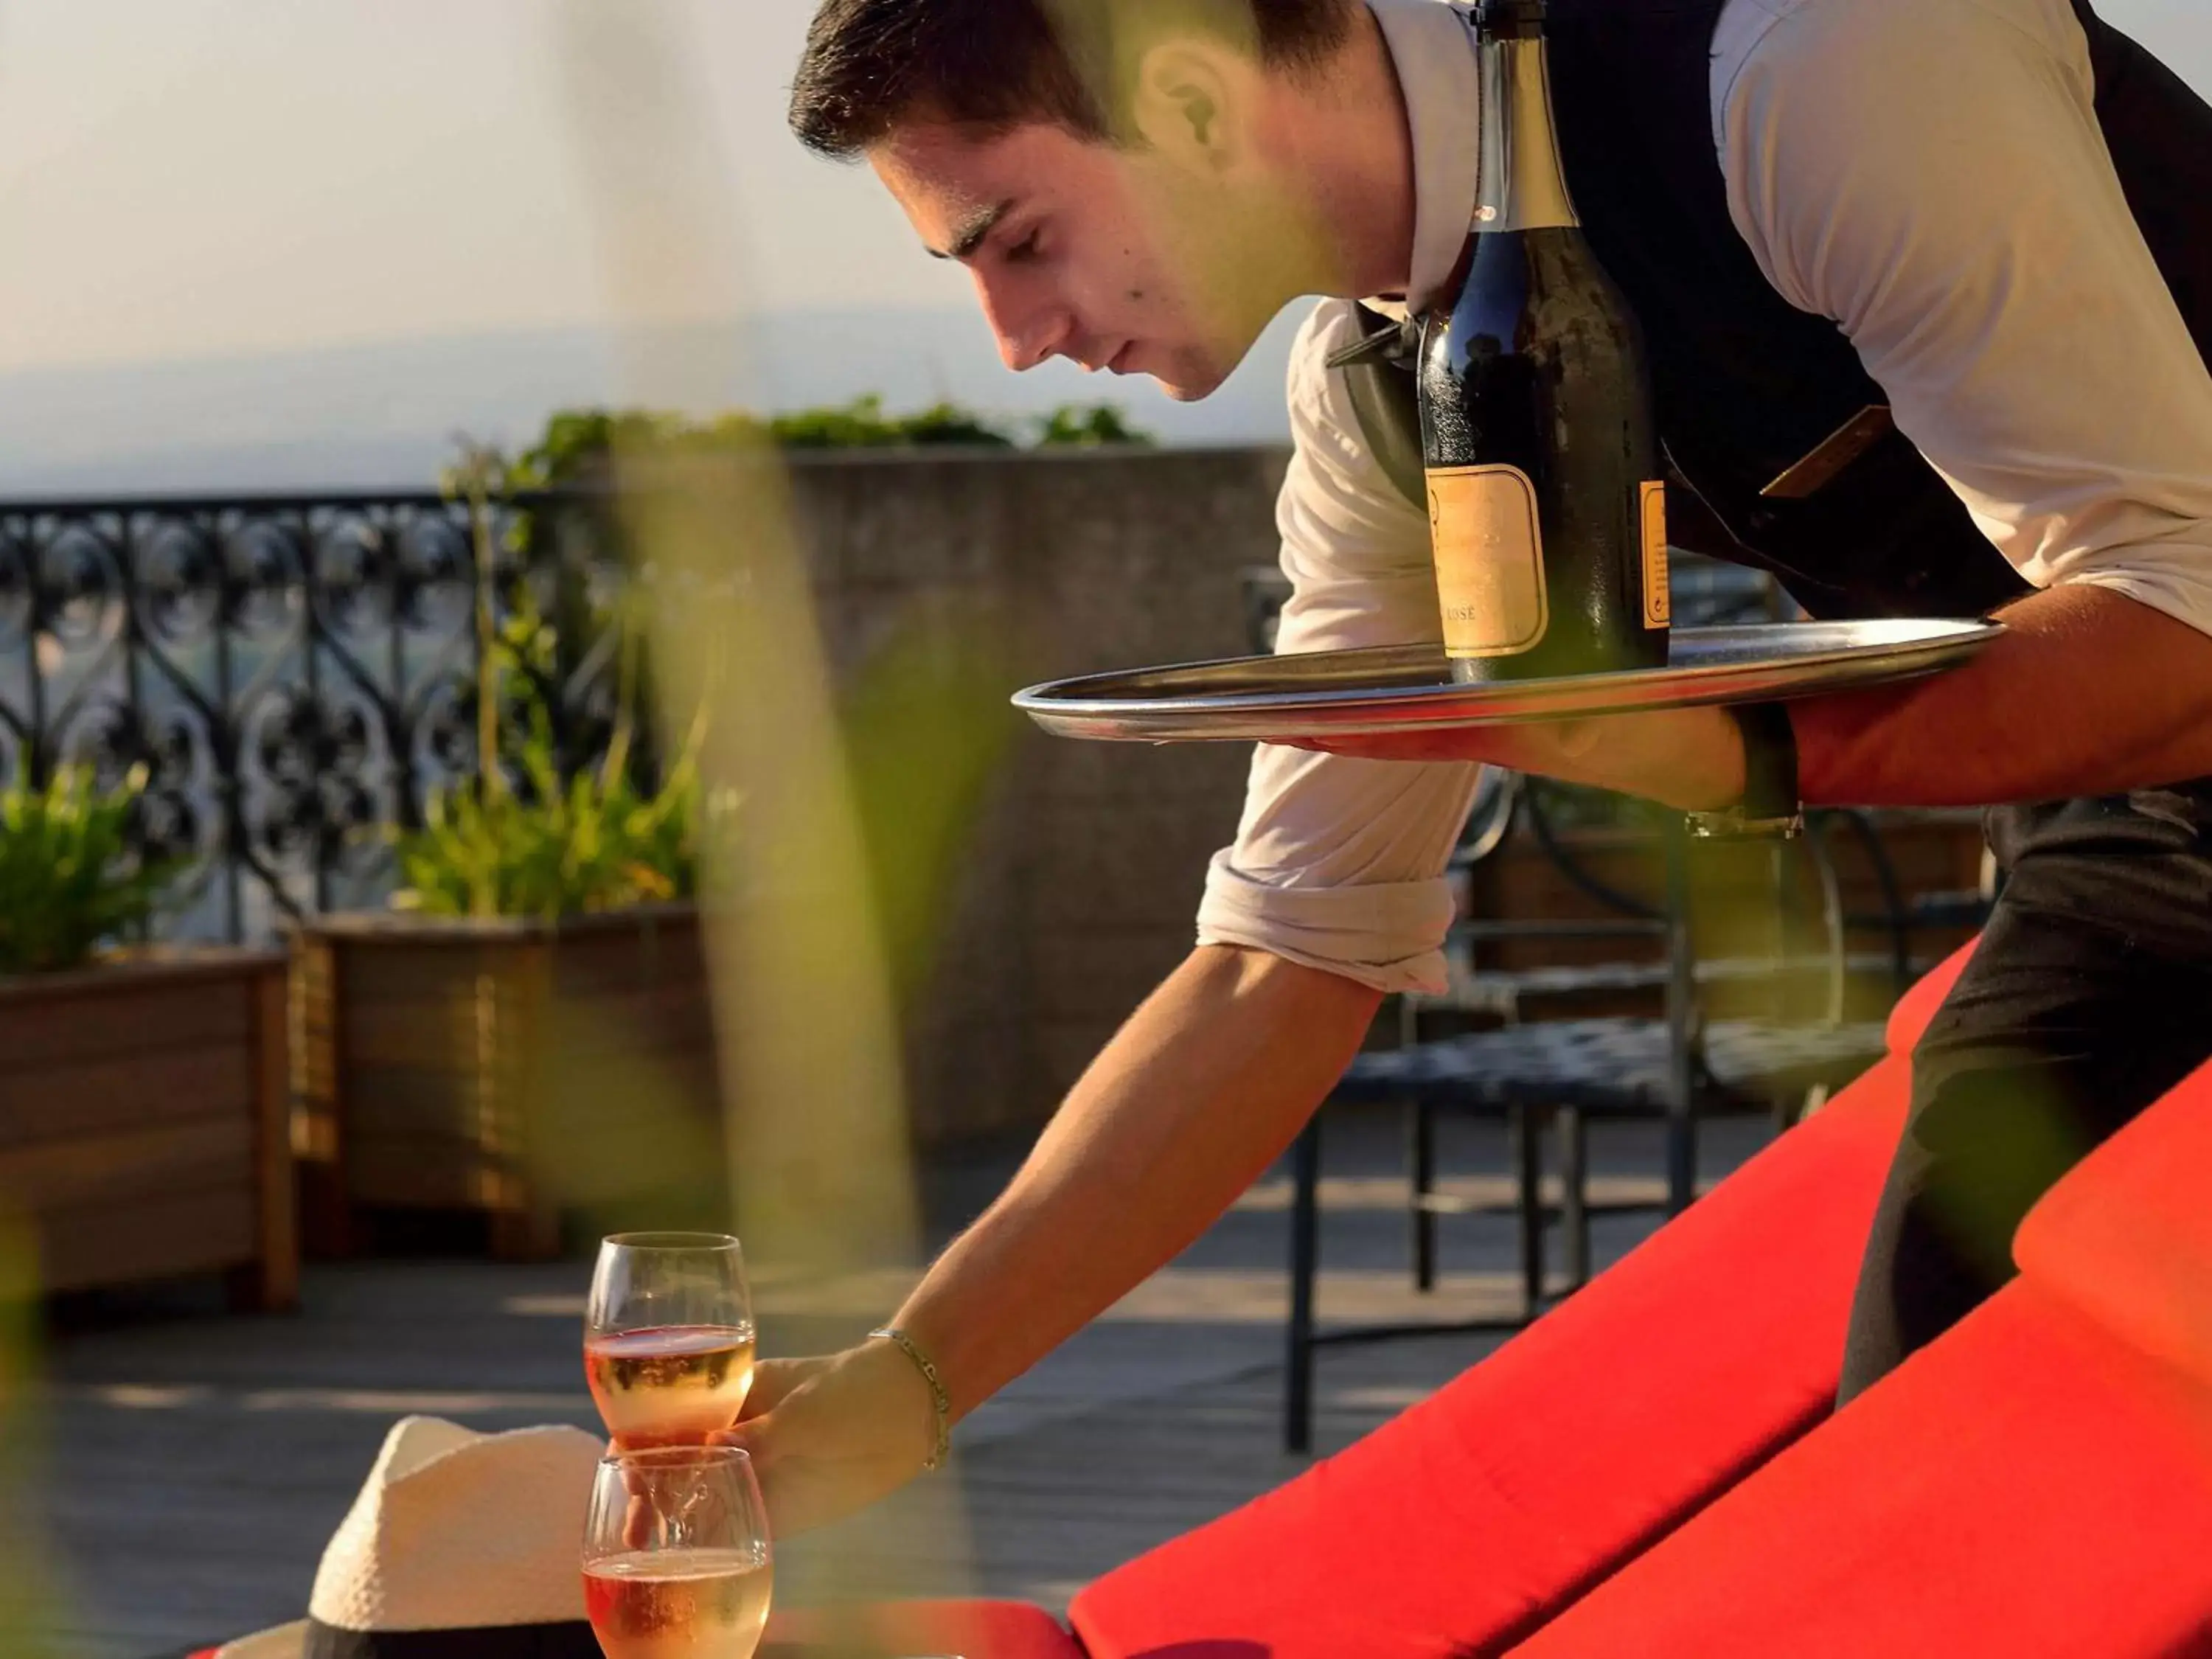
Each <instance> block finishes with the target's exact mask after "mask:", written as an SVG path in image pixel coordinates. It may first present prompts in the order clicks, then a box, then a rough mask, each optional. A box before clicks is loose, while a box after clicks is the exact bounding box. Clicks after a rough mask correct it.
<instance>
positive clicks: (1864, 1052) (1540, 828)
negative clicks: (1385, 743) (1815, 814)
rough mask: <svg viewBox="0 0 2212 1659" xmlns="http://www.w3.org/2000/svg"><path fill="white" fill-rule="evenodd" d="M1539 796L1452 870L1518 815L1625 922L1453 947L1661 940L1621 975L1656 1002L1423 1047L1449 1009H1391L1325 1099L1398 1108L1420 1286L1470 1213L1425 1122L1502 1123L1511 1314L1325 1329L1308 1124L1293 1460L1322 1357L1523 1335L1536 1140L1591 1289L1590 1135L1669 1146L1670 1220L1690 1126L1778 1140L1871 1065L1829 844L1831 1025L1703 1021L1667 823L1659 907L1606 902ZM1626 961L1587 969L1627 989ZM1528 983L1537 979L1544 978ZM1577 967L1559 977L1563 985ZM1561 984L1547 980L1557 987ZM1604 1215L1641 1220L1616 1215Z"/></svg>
mask: <svg viewBox="0 0 2212 1659" xmlns="http://www.w3.org/2000/svg"><path fill="white" fill-rule="evenodd" d="M1542 793H1543V791H1542V790H1541V788H1540V787H1534V786H1532V785H1531V784H1529V783H1528V781H1525V780H1517V779H1514V780H1505V781H1502V782H1501V784H1500V785H1499V787H1498V790H1497V792H1496V793H1495V794H1494V795H1493V797H1492V805H1490V807H1489V811H1488V813H1487V815H1485V814H1484V813H1483V812H1482V811H1480V810H1479V811H1478V813H1477V815H1476V816H1475V817H1474V819H1473V820H1471V822H1472V823H1473V824H1474V830H1473V832H1472V833H1471V834H1469V835H1468V836H1466V837H1464V838H1463V839H1462V851H1461V854H1460V859H1459V860H1458V861H1459V862H1461V863H1462V864H1463V865H1469V866H1471V865H1473V864H1474V863H1478V862H1480V860H1484V859H1486V858H1488V857H1490V856H1492V855H1493V854H1494V853H1495V851H1496V850H1497V848H1498V846H1499V845H1501V844H1502V843H1503V842H1504V839H1505V837H1506V836H1507V834H1508V833H1510V829H1512V827H1513V825H1514V823H1515V821H1516V819H1525V820H1526V821H1527V822H1528V823H1529V825H1530V826H1531V828H1532V829H1533V831H1534V835H1535V836H1536V839H1537V840H1538V842H1539V844H1540V845H1542V846H1543V847H1544V848H1545V849H1546V851H1547V853H1548V854H1551V855H1552V857H1553V860H1554V863H1555V864H1556V865H1557V866H1558V867H1559V868H1560V869H1561V870H1562V871H1563V872H1566V873H1568V874H1569V875H1570V878H1571V879H1573V880H1574V881H1575V883H1576V884H1577V886H1580V887H1583V889H1584V890H1588V891H1590V892H1592V893H1593V895H1595V896H1601V897H1602V898H1604V899H1605V900H1606V901H1607V904H1608V908H1613V909H1614V910H1615V911H1616V912H1617V913H1618V914H1617V915H1615V916H1614V917H1613V918H1612V919H1607V920H1601V921H1468V922H1466V923H1463V924H1462V926H1461V927H1459V928H1458V929H1455V941H1454V942H1455V944H1459V945H1474V944H1479V943H1482V942H1488V941H1496V940H1501V939H1591V938H1614V939H1622V940H1624V941H1634V940H1642V941H1648V942H1651V943H1655V944H1656V945H1657V946H1658V949H1659V951H1660V960H1659V962H1657V963H1650V964H1646V963H1636V964H1627V966H1630V967H1632V968H1633V969H1636V970H1637V971H1638V972H1641V971H1643V970H1644V969H1649V968H1656V969H1657V972H1658V978H1659V981H1660V985H1661V987H1662V995H1663V1000H1664V1012H1663V1013H1662V1015H1661V1016H1660V1017H1657V1018H1650V1017H1641V1016H1615V1017H1610V1018H1593V1019H1570V1020H1560V1021H1541V1022H1532V1023H1525V1024H1504V1025H1500V1026H1498V1027H1495V1028H1493V1029H1491V1030H1479V1031H1474V1032H1471V1033H1467V1034H1463V1035H1460V1036H1449V1037H1445V1038H1442V1039H1434V1040H1422V1039H1420V1037H1419V1027H1420V1023H1421V1020H1422V1018H1423V1016H1424V1014H1425V1013H1428V1012H1434V1011H1436V1010H1437V1009H1438V1008H1439V1007H1444V1008H1449V1007H1450V1006H1452V1000H1451V999H1449V998H1446V999H1426V1000H1410V999H1409V1000H1407V1001H1405V1002H1404V1003H1403V1004H1401V1013H1400V1024H1401V1036H1405V1037H1406V1038H1407V1039H1409V1040H1407V1041H1403V1042H1401V1046H1400V1047H1398V1048H1394V1049H1383V1050H1375V1051H1370V1052H1368V1053H1366V1054H1362V1055H1360V1056H1359V1057H1358V1059H1357V1060H1354V1061H1353V1063H1352V1066H1351V1067H1350V1068H1349V1069H1348V1070H1347V1071H1346V1074H1345V1076H1344V1078H1343V1079H1342V1080H1341V1081H1340V1083H1339V1085H1338V1086H1337V1088H1336V1089H1335V1091H1333V1093H1332V1095H1331V1097H1330V1099H1331V1102H1332V1103H1402V1104H1403V1105H1404V1106H1405V1107H1406V1108H1407V1129H1408V1163H1409V1165H1410V1171H1409V1176H1410V1179H1409V1194H1408V1206H1409V1215H1410V1220H1411V1227H1410V1232H1411V1237H1410V1243H1411V1247H1412V1248H1411V1254H1412V1257H1413V1279H1414V1283H1415V1285H1417V1287H1419V1289H1421V1290H1424V1291H1425V1290H1428V1289H1430V1288H1431V1287H1432V1285H1434V1283H1435V1277H1436V1262H1437V1217H1438V1216H1439V1215H1443V1214H1463V1213H1467V1212H1469V1211H1471V1210H1474V1209H1477V1208H1479V1207H1480V1206H1478V1205H1476V1204H1474V1203H1473V1202H1471V1201H1469V1200H1462V1199H1459V1198H1456V1197H1452V1196H1449V1195H1447V1194H1440V1193H1439V1192H1438V1191H1437V1186H1436V1174H1437V1170H1436V1124H1437V1118H1438V1116H1439V1115H1442V1114H1443V1113H1446V1112H1449V1113H1453V1114H1455V1115H1462V1116H1473V1117H1477V1118H1481V1119H1484V1120H1486V1121H1498V1122H1500V1123H1502V1125H1503V1126H1504V1129H1505V1132H1506V1133H1507V1135H1508V1137H1509V1139H1510V1145H1511V1148H1512V1152H1511V1158H1510V1164H1511V1167H1512V1175H1513V1181H1514V1186H1515V1204H1514V1210H1515V1213H1516V1224H1517V1229H1518V1241H1517V1242H1518V1250H1519V1258H1520V1265H1521V1276H1522V1305H1521V1308H1520V1310H1518V1312H1517V1313H1516V1314H1515V1315H1514V1316H1510V1317H1507V1318H1503V1319H1486V1320H1475V1321H1453V1322H1414V1323H1411V1324H1393V1325H1377V1326H1356V1327H1350V1328H1340V1329H1334V1330H1328V1331H1322V1330H1319V1329H1317V1328H1316V1320H1315V1316H1314V1291H1315V1281H1316V1277H1317V1273H1318V1268H1319V1250H1318V1235H1319V1219H1320V1218H1319V1207H1320V1206H1319V1187H1320V1175H1321V1138H1322V1114H1318V1113H1317V1114H1316V1115H1315V1117H1314V1119H1313V1120H1312V1121H1310V1123H1309V1125H1308V1126H1307V1127H1306V1129H1305V1131H1304V1133H1302V1134H1301V1135H1300V1137H1299V1139H1298V1140H1297V1144H1296V1146H1295V1147H1294V1148H1293V1152H1292V1160H1291V1162H1292V1182H1293V1188H1294V1196H1293V1200H1292V1206H1291V1319H1290V1328H1289V1332H1288V1340H1289V1355H1288V1358H1289V1375H1288V1380H1287V1389H1286V1400H1285V1429H1284V1438H1285V1444H1286V1445H1287V1446H1288V1448H1289V1449H1291V1450H1293V1451H1303V1450H1305V1449H1307V1448H1308V1446H1309V1445H1310V1440H1311V1416H1312V1367H1313V1357H1314V1351H1315V1350H1316V1348H1320V1347H1323V1346H1334V1345H1338V1344H1346V1343H1362V1342H1372V1341H1379V1340H1387V1339H1389V1338H1392V1337H1396V1336H1403V1335H1413V1334H1443V1333H1446V1332H1467V1331H1498V1332H1510V1331H1513V1330H1517V1329H1519V1328H1521V1327H1522V1326H1523V1325H1525V1324H1527V1323H1528V1322H1529V1321H1530V1320H1532V1319H1534V1317H1535V1316H1536V1315H1537V1314H1538V1313H1539V1312H1540V1311H1541V1310H1542V1308H1543V1306H1544V1303H1545V1293H1546V1292H1545V1262H1544V1254H1545V1253H1544V1234H1545V1231H1546V1227H1547V1223H1548V1221H1549V1220H1550V1219H1551V1217H1550V1216H1549V1214H1548V1213H1547V1209H1546V1206H1545V1204H1544V1201H1543V1194H1542V1179H1543V1174H1544V1167H1543V1166H1544V1158H1543V1151H1542V1138H1543V1135H1544V1133H1545V1131H1546V1130H1547V1128H1552V1129H1553V1130H1555V1132H1556V1133H1557V1137H1558V1142H1559V1182H1560V1189H1561V1200H1560V1204H1559V1211H1558V1220H1559V1224H1560V1228H1561V1231H1562V1233H1563V1235H1564V1255H1565V1263H1564V1265H1565V1291H1567V1292H1571V1291H1572V1290H1574V1289H1575V1288H1577V1287H1578V1286H1579V1285H1581V1284H1582V1283H1583V1282H1584V1281H1585V1280H1586V1279H1588V1277H1589V1260H1590V1251H1589V1217H1590V1214H1591V1212H1592V1209H1593V1207H1594V1206H1592V1205H1591V1203H1590V1202H1589V1195H1588V1192H1587V1173H1588V1151H1587V1148H1588V1130H1589V1125H1590V1123H1591V1122H1593V1121H1644V1122H1650V1121H1657V1122H1658V1123H1660V1124H1661V1125H1662V1127H1663V1129H1664V1133H1665V1146H1666V1155H1665V1172H1666V1197H1665V1200H1664V1203H1663V1206H1662V1207H1663V1208H1664V1210H1665V1212H1667V1213H1668V1215H1673V1214H1675V1213H1678V1212H1680V1211H1681V1210H1682V1209H1683V1208H1685V1207H1686V1206H1687V1205H1688V1204H1689V1203H1690V1201H1691V1200H1692V1196H1693V1195H1694V1190H1695V1179H1696V1161H1697V1126H1698V1123H1699V1121H1700V1119H1703V1118H1708V1117H1715V1116H1719V1115H1737V1114H1743V1113H1750V1112H1757V1113H1764V1114H1768V1115H1771V1116H1772V1117H1773V1120H1774V1121H1775V1123H1776V1126H1777V1127H1778V1129H1779V1128H1782V1127H1786V1126H1787V1125H1788V1124H1789V1123H1790V1122H1791V1121H1795V1117H1796V1109H1797V1108H1798V1106H1799V1105H1800V1104H1801V1103H1803V1102H1804V1101H1806V1100H1807V1098H1808V1097H1810V1096H1814V1095H1817V1094H1818V1093H1820V1092H1822V1091H1826V1089H1827V1088H1830V1087H1833V1086H1837V1085H1840V1084H1842V1083H1844V1082H1846V1081H1848V1080H1849V1079H1850V1078H1852V1077H1855V1076H1857V1073H1859V1072H1861V1071H1863V1069H1864V1068H1865V1067H1866V1066H1869V1065H1870V1064H1872V1063H1873V1062H1874V1061H1875V1060H1877V1059H1879V1058H1880V1057H1881V1053H1882V1051H1883V1032H1882V1028H1881V1025H1880V1024H1879V1023H1865V1024H1847V1023H1845V1022H1844V1021H1843V1019H1842V1018H1841V1015H1842V1011H1843V995H1844V970H1845V959H1844V926H1843V922H1844V914H1843V908H1842V902H1841V894H1840V890H1839V887H1838V883H1837V881H1836V878H1835V872H1834V866H1833V864H1832V861H1831V860H1829V859H1828V858H1827V857H1826V840H1825V836H1820V837H1812V838H1808V841H1807V842H1805V843H1804V844H1803V851H1804V853H1805V854H1806V855H1807V856H1808V857H1809V859H1810V860H1811V861H1812V864H1813V866H1814V870H1815V872H1816V873H1817V874H1818V876H1819V878H1820V894H1821V906H1820V908H1821V913H1822V917H1823V922H1824V927H1825V932H1826V936H1827V938H1826V945H1827V950H1826V958H1825V960H1826V966H1827V970H1828V971H1827V980H1828V984H1827V994H1826V999H1825V1000H1826V1005H1827V1006H1826V1011H1825V1013H1824V1017H1823V1018H1820V1019H1818V1020H1815V1021H1814V1022H1810V1023H1805V1024H1790V1023H1784V1022H1783V1021H1780V1020H1776V1019H1757V1018H1732V1019H1721V1020H1712V1021H1706V1020H1705V1019H1704V1018H1702V1017H1701V1013H1700V1008H1699V964H1698V963H1697V962H1696V960H1695V957H1694V956H1693V954H1692V949H1691V943H1690V933H1689V925H1688V904H1687V890H1688V877H1687V849H1686V845H1685V838H1684V837H1683V836H1682V835H1681V833H1680V830H1679V829H1676V828H1674V827H1673V826H1672V823H1671V821H1669V827H1668V828H1667V829H1664V830H1662V833H1661V835H1660V836H1659V837H1658V850H1659V852H1660V854H1661V856H1662V860H1663V867H1664V871H1665V877H1664V887H1665V897H1664V900H1663V902H1662V903H1661V904H1659V905H1657V906H1645V905H1643V904H1640V903H1639V902H1638V901H1636V900H1635V899H1633V898H1632V897H1630V896H1626V895H1624V894H1620V893H1617V892H1614V891H1613V890H1611V889H1610V888H1609V887H1607V885H1606V884H1604V883H1602V882H1600V881H1598V880H1597V879H1596V878H1594V877H1592V876H1590V875H1589V872H1586V871H1582V870H1580V869H1579V868H1578V867H1577V865H1576V863H1575V861H1574V860H1573V857H1572V854H1571V851H1570V850H1569V849H1568V848H1565V845H1564V843H1563V842H1562V840H1561V838H1560V837H1559V836H1557V835H1555V834H1553V833H1552V832H1551V831H1550V829H1548V826H1547V817H1546V814H1545V813H1544V811H1543V809H1542V806H1541V796H1542ZM1623 966H1624V964H1607V966H1606V967H1604V968H1601V969H1596V970H1595V977H1598V978H1602V977H1603V976H1604V975H1607V974H1614V975H1617V976H1619V977H1620V979H1621V980H1622V981H1624V982H1625V981H1626V980H1627V978H1628V975H1624V974H1621V973H1620V969H1621V968H1622V967H1623ZM1537 971H1538V972H1539V973H1541V972H1543V971H1544V970H1537ZM1576 971H1577V970H1573V969H1569V970H1564V973H1565V975H1572V974H1573V973H1575V972H1576ZM1559 977H1560V976H1559V975H1554V982H1555V983H1556V982H1558V981H1559ZM1606 1207H1608V1208H1613V1209H1622V1208H1642V1207H1649V1206H1644V1205H1637V1204H1625V1205H1624V1204H1615V1205H1611V1206H1606Z"/></svg>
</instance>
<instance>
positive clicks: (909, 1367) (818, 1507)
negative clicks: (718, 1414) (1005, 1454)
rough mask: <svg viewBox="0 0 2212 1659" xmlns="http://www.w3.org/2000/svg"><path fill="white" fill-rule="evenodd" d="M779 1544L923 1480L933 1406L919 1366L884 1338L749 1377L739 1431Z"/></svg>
mask: <svg viewBox="0 0 2212 1659" xmlns="http://www.w3.org/2000/svg"><path fill="white" fill-rule="evenodd" d="M714 1440H715V1442H716V1443H718V1444H721V1445H726V1446H742V1447H744V1449H745V1450H746V1451H747V1452H749V1453H750V1454H751V1455H752V1460H753V1468H754V1472H755V1473H756V1474H758V1475H759V1477H760V1483H761V1489H762V1492H763V1494H764V1495H765V1497H766V1498H767V1499H768V1510H769V1522H770V1523H771V1528H772V1530H773V1531H774V1533H775V1535H776V1536H777V1537H779V1538H783V1537H788V1536H789V1535H790V1534H793V1533H799V1532H805V1530H807V1528H810V1527H818V1526H820V1525H822V1524H823V1522H827V1521H835V1520H836V1519H838V1518H839V1517H840V1516H846V1515H849V1514H851V1513H852V1512H853V1511H854V1510H859V1509H863V1508H865V1507H866V1506H867V1505H868V1504H872V1503H874V1502H875V1501H876V1500H877V1499H878V1498H883V1497H886V1496H888V1495H889V1494H890V1493H891V1492H896V1491H897V1490H898V1489H899V1488H900V1487H901V1486H904V1485H905V1484H906V1483H907V1482H908V1481H909V1480H913V1479H914V1477H915V1475H917V1474H921V1466H922V1465H923V1464H924V1463H926V1462H928V1461H929V1455H930V1453H931V1452H932V1451H933V1450H934V1449H936V1445H937V1413H936V1407H935V1406H934V1404H933V1401H932V1400H931V1398H930V1393H929V1385H928V1383H927V1382H925V1381H924V1380H923V1378H922V1376H921V1372H920V1371H919V1370H915V1364H914V1362H913V1361H912V1360H911V1359H909V1358H907V1357H906V1355H905V1354H903V1353H902V1352H900V1351H899V1349H898V1348H897V1347H896V1346H894V1345H893V1344H891V1343H890V1342H887V1341H884V1340H881V1339H878V1340H874V1341H871V1342H866V1343H863V1344H862V1345H861V1346H859V1347H857V1348H848V1349H847V1350H846V1351H845V1352H842V1353H838V1354H830V1355H828V1356H825V1357H823V1358H817V1359H771V1360H767V1361H764V1362H763V1364H762V1365H761V1367H760V1369H759V1370H757V1371H755V1372H754V1373H753V1385H752V1389H751V1390H750V1392H749V1393H748V1394H747V1395H745V1405H744V1414H743V1418H742V1420H740V1421H739V1423H738V1425H737V1427H735V1428H733V1429H731V1430H729V1431H726V1432H725V1433H722V1434H718V1435H715V1436H714Z"/></svg>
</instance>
